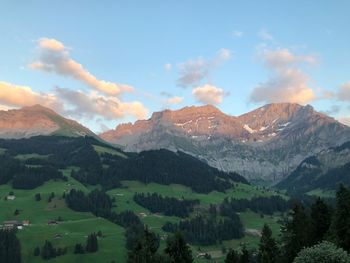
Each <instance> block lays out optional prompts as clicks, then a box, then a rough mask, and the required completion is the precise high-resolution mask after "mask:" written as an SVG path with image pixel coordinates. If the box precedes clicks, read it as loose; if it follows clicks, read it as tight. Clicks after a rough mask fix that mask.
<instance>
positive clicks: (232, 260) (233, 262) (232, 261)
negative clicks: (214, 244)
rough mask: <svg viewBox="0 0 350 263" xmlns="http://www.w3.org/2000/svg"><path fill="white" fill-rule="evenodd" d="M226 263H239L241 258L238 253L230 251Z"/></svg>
mask: <svg viewBox="0 0 350 263" xmlns="http://www.w3.org/2000/svg"><path fill="white" fill-rule="evenodd" d="M225 263H239V257H238V254H237V252H236V251H234V250H233V249H230V250H229V252H228V253H227V255H226V259H225Z"/></svg>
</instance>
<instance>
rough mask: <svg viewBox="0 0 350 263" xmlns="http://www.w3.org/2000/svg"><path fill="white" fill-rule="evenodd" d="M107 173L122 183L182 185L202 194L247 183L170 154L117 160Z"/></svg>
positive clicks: (144, 154) (156, 152)
mask: <svg viewBox="0 0 350 263" xmlns="http://www.w3.org/2000/svg"><path fill="white" fill-rule="evenodd" d="M106 173H107V174H109V175H112V176H115V175H118V178H119V179H120V180H139V181H141V182H144V183H150V182H156V183H159V184H166V185H168V184H171V183H177V184H182V185H185V186H188V187H191V188H192V189H193V190H194V191H196V192H199V193H209V192H211V191H213V190H217V191H225V190H226V189H228V188H230V187H232V186H233V185H232V182H233V181H234V182H242V183H247V181H246V180H245V179H244V178H243V177H242V176H239V175H237V174H234V175H233V174H232V175H231V176H228V175H227V174H226V173H225V172H222V171H219V170H217V169H215V168H212V167H210V166H208V165H207V164H205V163H203V162H201V161H199V160H197V159H195V158H194V157H192V156H190V155H187V154H185V153H182V152H177V153H174V152H171V151H168V150H154V151H145V152H141V153H140V154H138V155H131V156H130V157H129V158H127V159H123V158H121V159H117V160H115V161H114V162H113V163H110V167H109V169H108V170H107V171H106Z"/></svg>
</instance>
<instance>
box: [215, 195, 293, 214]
mask: <svg viewBox="0 0 350 263" xmlns="http://www.w3.org/2000/svg"><path fill="white" fill-rule="evenodd" d="M289 208H290V202H288V201H286V200H284V199H283V198H282V197H280V196H269V197H254V198H252V199H251V200H248V199H232V198H231V199H228V198H225V200H224V201H223V203H222V204H221V205H220V211H221V214H222V215H226V216H228V215H229V214H230V213H232V212H244V211H246V210H247V209H250V210H252V211H253V212H255V213H263V214H268V215H271V214H273V213H274V212H285V211H287V210H288V209H289Z"/></svg>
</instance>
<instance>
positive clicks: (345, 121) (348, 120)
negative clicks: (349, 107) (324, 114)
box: [338, 117, 350, 127]
mask: <svg viewBox="0 0 350 263" xmlns="http://www.w3.org/2000/svg"><path fill="white" fill-rule="evenodd" d="M338 121H339V122H341V123H343V124H345V125H347V126H349V127H350V117H340V118H338Z"/></svg>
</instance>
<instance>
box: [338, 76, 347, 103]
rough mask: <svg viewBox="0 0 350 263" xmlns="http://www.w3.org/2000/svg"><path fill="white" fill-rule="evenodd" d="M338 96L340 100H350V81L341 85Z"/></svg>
mask: <svg viewBox="0 0 350 263" xmlns="http://www.w3.org/2000/svg"><path fill="white" fill-rule="evenodd" d="M336 98H337V99H338V100H340V101H350V81H349V82H347V83H344V84H343V85H341V86H340V88H339V90H338V92H337V94H336Z"/></svg>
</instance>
